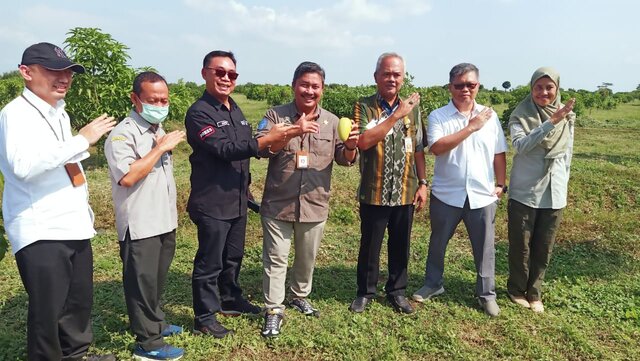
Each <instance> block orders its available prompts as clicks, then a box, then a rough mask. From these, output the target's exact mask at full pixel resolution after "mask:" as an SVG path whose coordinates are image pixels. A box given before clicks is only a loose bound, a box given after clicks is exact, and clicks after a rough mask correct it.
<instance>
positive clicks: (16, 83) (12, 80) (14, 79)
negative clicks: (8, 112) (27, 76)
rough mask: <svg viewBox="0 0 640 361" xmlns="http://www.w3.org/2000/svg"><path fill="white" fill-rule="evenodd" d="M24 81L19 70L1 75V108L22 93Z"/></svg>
mask: <svg viewBox="0 0 640 361" xmlns="http://www.w3.org/2000/svg"><path fill="white" fill-rule="evenodd" d="M23 87H24V82H23V80H22V76H20V73H19V72H18V71H12V72H9V73H4V74H2V76H1V77H0V108H2V107H4V106H5V105H7V103H9V102H10V101H12V100H13V99H15V98H16V97H17V96H19V95H20V93H22V88H23Z"/></svg>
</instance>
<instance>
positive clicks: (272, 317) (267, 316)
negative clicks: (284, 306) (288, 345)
mask: <svg viewBox="0 0 640 361" xmlns="http://www.w3.org/2000/svg"><path fill="white" fill-rule="evenodd" d="M283 319H284V311H283V310H281V309H279V308H270V309H268V310H267V311H266V312H265V313H264V324H263V325H262V331H261V332H260V334H261V335H262V336H263V337H276V336H278V335H280V327H282V320H283Z"/></svg>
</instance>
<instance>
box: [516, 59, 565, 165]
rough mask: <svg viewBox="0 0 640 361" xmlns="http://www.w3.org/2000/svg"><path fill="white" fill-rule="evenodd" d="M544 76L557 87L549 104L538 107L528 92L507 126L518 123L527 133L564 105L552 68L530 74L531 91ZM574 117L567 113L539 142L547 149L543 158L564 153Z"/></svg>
mask: <svg viewBox="0 0 640 361" xmlns="http://www.w3.org/2000/svg"><path fill="white" fill-rule="evenodd" d="M545 76H546V77H549V78H550V79H551V80H552V81H553V82H554V83H555V84H556V87H557V88H558V90H557V93H556V98H555V99H554V100H553V101H552V102H551V103H550V104H549V105H547V106H545V107H540V106H538V105H537V104H536V103H535V102H534V101H533V97H532V96H531V93H529V95H527V97H526V98H524V99H523V100H522V101H521V102H520V104H518V106H517V107H516V109H515V110H514V111H513V113H511V117H510V118H509V126H511V124H513V123H516V124H520V125H522V128H523V129H524V131H525V133H526V134H529V133H530V132H531V131H532V130H533V129H535V128H537V127H539V126H540V125H541V124H542V123H543V122H544V121H546V120H547V119H549V118H550V117H551V116H552V115H553V114H554V113H555V112H556V111H558V109H560V108H562V107H563V106H564V104H562V103H561V102H560V74H558V72H556V71H555V69H553V68H550V67H542V68H538V70H536V71H535V72H534V73H533V75H532V76H531V83H530V86H531V90H532V91H533V85H534V84H535V83H536V81H538V79H540V78H542V77H545ZM575 119H576V114H575V113H574V112H570V113H569V114H567V116H565V117H564V119H562V120H561V121H560V122H559V123H557V124H556V125H555V128H554V129H553V130H552V131H551V132H549V134H547V136H546V137H545V138H544V140H543V141H542V142H541V143H540V144H539V146H540V147H542V148H544V150H546V151H547V155H546V156H545V158H557V157H560V156H563V155H564V154H565V152H566V150H567V147H568V145H569V131H570V130H569V122H573V121H574V120H575Z"/></svg>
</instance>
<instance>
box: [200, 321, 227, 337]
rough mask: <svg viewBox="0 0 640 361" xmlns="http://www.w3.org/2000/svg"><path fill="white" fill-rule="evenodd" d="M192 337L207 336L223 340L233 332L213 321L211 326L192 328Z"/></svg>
mask: <svg viewBox="0 0 640 361" xmlns="http://www.w3.org/2000/svg"><path fill="white" fill-rule="evenodd" d="M193 334H194V335H207V336H212V337H215V338H223V337H225V336H227V335H231V334H233V331H231V330H229V329H227V328H226V327H224V326H222V325H221V324H220V323H219V322H218V321H214V322H213V323H212V324H209V325H203V326H198V327H194V328H193Z"/></svg>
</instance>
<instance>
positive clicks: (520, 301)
mask: <svg viewBox="0 0 640 361" xmlns="http://www.w3.org/2000/svg"><path fill="white" fill-rule="evenodd" d="M508 295H509V298H510V299H511V301H512V302H513V303H515V304H516V305H518V306H522V307H524V308H530V307H531V305H530V304H529V301H527V298H526V297H524V296H514V295H512V294H511V293H508Z"/></svg>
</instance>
